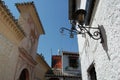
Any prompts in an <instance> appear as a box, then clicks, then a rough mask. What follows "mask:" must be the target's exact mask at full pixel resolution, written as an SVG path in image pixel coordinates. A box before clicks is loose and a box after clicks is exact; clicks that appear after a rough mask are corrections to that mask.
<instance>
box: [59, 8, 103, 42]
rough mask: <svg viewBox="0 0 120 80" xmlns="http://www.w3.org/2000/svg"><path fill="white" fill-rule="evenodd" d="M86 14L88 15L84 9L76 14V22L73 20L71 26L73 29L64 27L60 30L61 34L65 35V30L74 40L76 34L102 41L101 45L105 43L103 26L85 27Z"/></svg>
mask: <svg viewBox="0 0 120 80" xmlns="http://www.w3.org/2000/svg"><path fill="white" fill-rule="evenodd" d="M85 14H86V11H85V10H83V9H80V10H77V11H76V13H75V16H76V18H75V20H71V24H72V27H71V29H68V28H64V27H62V28H60V32H61V33H63V32H64V30H67V31H69V32H70V38H73V37H74V35H75V34H88V35H89V36H90V37H91V38H92V39H94V40H100V39H101V43H103V42H104V40H103V34H102V29H101V27H102V26H103V25H98V27H92V26H90V27H87V26H84V25H85V24H84V21H85Z"/></svg>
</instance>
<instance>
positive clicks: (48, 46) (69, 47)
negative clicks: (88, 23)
mask: <svg viewBox="0 0 120 80" xmlns="http://www.w3.org/2000/svg"><path fill="white" fill-rule="evenodd" d="M4 1H5V4H6V5H7V6H8V8H9V9H10V11H11V12H12V14H13V16H15V18H16V19H18V17H19V12H18V11H17V9H16V7H15V3H18V2H27V1H34V4H35V6H36V9H37V12H38V15H39V17H40V20H41V22H42V25H43V28H44V30H45V35H42V36H40V38H39V44H38V50H37V52H38V53H39V54H40V53H42V54H43V55H44V57H45V60H46V61H47V63H48V64H49V65H50V66H51V53H52V54H53V55H55V54H58V49H59V50H63V51H72V52H78V47H77V46H78V44H77V39H76V38H72V39H71V38H69V34H67V33H66V34H65V35H62V34H61V33H60V32H59V29H60V28H61V27H66V28H70V27H71V25H70V23H69V20H68V0H4Z"/></svg>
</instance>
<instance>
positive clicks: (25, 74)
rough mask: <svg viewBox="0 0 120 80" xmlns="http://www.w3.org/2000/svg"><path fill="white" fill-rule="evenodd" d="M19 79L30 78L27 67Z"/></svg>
mask: <svg viewBox="0 0 120 80" xmlns="http://www.w3.org/2000/svg"><path fill="white" fill-rule="evenodd" d="M18 80H29V72H28V70H27V69H23V70H22V72H21V74H20V77H19V79H18Z"/></svg>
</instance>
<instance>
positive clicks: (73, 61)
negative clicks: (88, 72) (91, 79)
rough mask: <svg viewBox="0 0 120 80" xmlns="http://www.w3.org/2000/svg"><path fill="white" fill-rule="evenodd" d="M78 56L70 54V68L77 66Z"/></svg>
mask: <svg viewBox="0 0 120 80" xmlns="http://www.w3.org/2000/svg"><path fill="white" fill-rule="evenodd" d="M78 65H79V64H78V57H74V56H70V57H69V66H70V67H72V68H77V67H78Z"/></svg>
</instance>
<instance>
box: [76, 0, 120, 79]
mask: <svg viewBox="0 0 120 80" xmlns="http://www.w3.org/2000/svg"><path fill="white" fill-rule="evenodd" d="M98 24H100V25H103V26H104V28H105V31H106V35H107V37H106V38H107V40H106V41H105V43H104V44H101V43H100V40H98V41H95V40H93V39H90V38H89V37H87V38H86V39H85V40H84V39H82V38H81V36H78V45H79V51H80V55H81V67H82V80H89V79H88V73H87V69H88V68H89V66H90V65H91V63H92V62H94V63H95V70H96V75H97V80H120V0H99V4H98V7H97V10H96V14H95V16H94V19H93V22H92V26H97V25H98ZM105 44H107V46H105ZM108 56H109V57H110V59H109V58H108Z"/></svg>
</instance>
